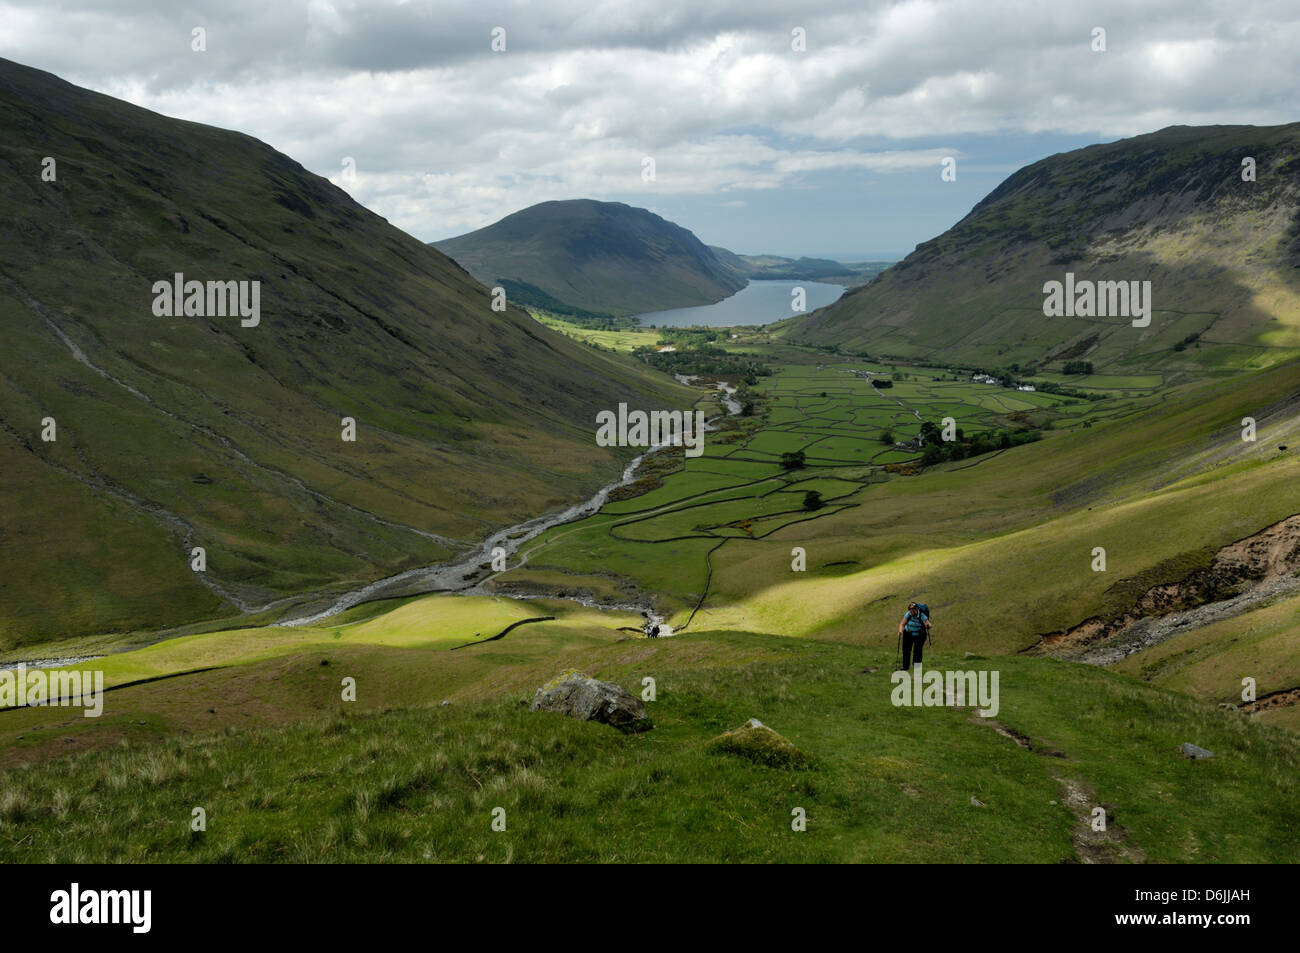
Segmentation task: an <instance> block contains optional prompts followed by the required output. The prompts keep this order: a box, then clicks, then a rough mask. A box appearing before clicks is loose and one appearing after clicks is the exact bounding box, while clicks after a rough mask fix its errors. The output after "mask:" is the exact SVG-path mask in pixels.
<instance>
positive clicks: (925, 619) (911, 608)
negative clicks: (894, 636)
mask: <svg viewBox="0 0 1300 953" xmlns="http://www.w3.org/2000/svg"><path fill="white" fill-rule="evenodd" d="M929 608H930V607H929V606H927V605H925V604H923V603H919V602H909V603H908V604H907V612H906V613H905V614H904V615H903V619H902V621H901V622H899V623H898V640H899V647H900V649H901V651H902V655H901V659H900V662H901V664H900V665H899V668H898V670H899V671H900V672H906V671H907V669H908V667H909V666H910V665H912V664H913V660H915V665H916V668H917V670H918V671H920V668H921V646H923V645H924V644H925V638H926V636H927V635H929V634H930V612H929Z"/></svg>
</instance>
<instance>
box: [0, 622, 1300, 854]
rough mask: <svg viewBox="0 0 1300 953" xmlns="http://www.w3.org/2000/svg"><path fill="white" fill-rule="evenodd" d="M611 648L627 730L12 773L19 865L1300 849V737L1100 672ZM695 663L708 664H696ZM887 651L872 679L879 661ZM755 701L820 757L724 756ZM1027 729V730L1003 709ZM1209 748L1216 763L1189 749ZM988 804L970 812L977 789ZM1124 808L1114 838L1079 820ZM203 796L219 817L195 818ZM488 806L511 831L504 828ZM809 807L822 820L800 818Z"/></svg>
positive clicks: (268, 735)
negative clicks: (1190, 754)
mask: <svg viewBox="0 0 1300 953" xmlns="http://www.w3.org/2000/svg"><path fill="white" fill-rule="evenodd" d="M625 645H627V643H623V644H622V645H616V646H613V647H610V646H607V647H606V649H605V651H604V652H603V653H602V654H600V655H598V656H596V657H593V658H591V659H589V667H590V668H591V669H592V670H593V671H594V673H595V674H597V675H599V676H600V677H604V678H612V679H615V680H618V681H620V682H622V683H623V684H625V685H627V686H628V687H630V688H633V689H637V688H638V687H639V686H640V685H641V680H642V679H643V678H645V677H647V676H648V677H652V678H654V679H655V680H656V700H655V701H652V702H649V703H648V707H649V711H650V714H651V717H652V719H653V721H654V723H655V728H654V729H653V730H651V731H649V732H645V733H643V734H637V735H621V734H619V733H617V732H615V731H613V730H611V729H609V728H606V727H604V726H601V725H596V724H581V723H575V722H573V721H570V720H567V719H564V718H562V717H560V716H556V715H551V714H547V713H533V712H529V711H528V710H527V709H526V707H524V706H523V705H522V704H521V702H522V701H523V699H524V698H526V697H527V695H528V693H527V692H517V691H516V692H510V691H508V690H503V691H502V692H500V693H499V697H498V698H497V699H496V700H483V701H476V702H473V703H468V704H461V703H459V702H457V703H453V704H452V705H450V706H445V707H444V706H435V707H422V706H418V705H417V706H413V707H409V708H403V709H402V710H389V711H380V712H368V713H363V712H359V711H357V710H356V709H355V708H350V707H348V706H346V705H343V704H341V703H335V704H334V705H333V706H332V707H333V710H332V711H330V710H327V711H323V712H321V713H320V714H319V715H318V716H317V717H314V718H309V719H308V720H307V721H305V722H304V723H302V724H298V725H294V726H292V727H288V728H282V729H266V728H254V729H247V730H243V731H238V732H235V733H230V732H216V733H207V734H203V735H200V736H197V737H183V738H172V739H170V740H167V741H163V742H160V743H153V744H143V745H142V744H138V743H135V742H130V741H127V742H124V743H122V744H120V745H118V746H117V747H114V748H111V749H109V750H106V751H100V752H94V753H88V754H82V755H77V756H74V757H70V758H65V759H62V760H59V761H57V762H54V763H51V764H47V765H41V766H36V767H32V768H26V769H19V770H11V771H10V772H8V773H7V775H6V784H5V788H4V792H3V794H0V858H3V859H4V860H5V861H6V862H25V861H46V860H49V861H62V862H106V861H145V862H150V861H160V862H162V861H166V862H178V861H179V862H186V861H194V862H223V861H224V862H228V861H235V860H238V861H247V860H252V861H305V862H316V861H357V860H365V861H414V862H421V861H441V862H457V861H463V862H509V861H519V862H537V861H601V862H627V861H715V862H716V861H722V862H744V861H749V862H763V861H773V860H783V861H810V862H823V861H836V862H867V861H874V862H892V861H898V862H907V861H922V860H924V861H947V862H956V863H970V862H1027V863H1056V862H1060V861H1074V860H1079V859H1081V858H1082V857H1084V856H1086V857H1088V858H1089V859H1094V860H1114V861H1121V862H1122V861H1137V860H1146V861H1151V862H1178V861H1184V862H1206V861H1208V862H1234V861H1238V862H1241V861H1253V862H1259V861H1273V862H1293V861H1295V860H1296V858H1297V857H1300V833H1298V832H1297V830H1296V829H1295V828H1294V826H1292V825H1290V824H1288V823H1287V822H1286V818H1287V817H1288V816H1289V812H1290V808H1291V805H1292V804H1293V803H1294V800H1295V798H1296V797H1297V795H1300V772H1298V771H1297V768H1300V741H1297V739H1296V738H1295V737H1294V736H1292V735H1290V734H1289V733H1286V732H1281V731H1278V730H1275V729H1269V728H1267V727H1265V726H1261V725H1257V724H1254V723H1252V722H1251V721H1249V720H1248V719H1246V718H1244V717H1241V716H1227V715H1225V714H1224V713H1223V712H1221V711H1220V710H1218V709H1217V708H1214V707H1213V706H1210V705H1207V704H1203V703H1200V702H1196V701H1193V700H1191V699H1188V698H1186V697H1184V696H1181V695H1178V694H1174V693H1170V692H1165V691H1161V690H1158V689H1155V688H1150V687H1146V686H1143V685H1141V684H1140V683H1136V682H1134V681H1132V680H1130V679H1126V678H1122V677H1118V676H1115V675H1111V674H1109V673H1107V672H1104V671H1100V670H1096V669H1087V668H1081V667H1079V666H1073V665H1067V664H1063V663H1057V662H1050V661H1045V660H1034V659H1005V660H1003V659H999V660H997V661H996V663H994V662H992V661H989V660H979V661H970V662H968V663H967V664H968V665H969V666H970V667H972V668H993V667H995V668H996V669H998V670H999V671H1000V676H1001V686H1002V689H1001V692H1002V702H1001V711H1000V712H999V713H998V715H997V716H996V718H995V719H993V720H992V721H990V720H984V719H980V718H978V716H977V714H976V713H975V712H973V711H971V710H969V709H958V708H906V707H896V706H894V705H892V704H891V702H890V690H891V689H890V684H889V680H888V676H887V671H888V668H889V658H888V653H882V652H879V651H875V650H868V651H863V650H860V649H855V648H852V647H848V646H843V645H836V644H831V643H817V642H807V641H796V642H791V641H790V640H789V639H785V638H781V637H778V636H764V635H758V634H755V633H728V632H702V633H699V634H698V635H695V636H684V637H680V638H678V639H674V640H661V641H659V642H657V643H645V642H640V643H636V645H637V646H638V647H637V648H636V649H635V650H633V649H628V648H623V646H625ZM701 656H703V657H704V658H705V659H707V662H708V664H705V665H700V664H698V663H699V659H700V657H701ZM870 669H874V671H870ZM750 717H758V718H760V719H761V720H762V721H763V722H764V723H765V724H768V725H771V726H773V727H774V728H775V729H777V730H779V731H780V732H781V733H782V734H783V735H785V736H786V737H788V738H789V739H790V740H791V741H792V742H793V743H794V744H795V745H797V746H798V747H799V748H800V749H801V750H803V751H804V752H805V753H806V754H807V755H809V756H810V758H811V763H810V765H809V766H808V767H805V768H800V769H784V768H777V767H770V766H767V765H764V764H761V763H754V762H751V761H749V760H747V759H746V758H745V757H742V756H739V755H735V754H727V753H719V752H716V751H713V750H711V748H710V747H709V744H708V743H709V741H710V740H711V739H712V738H714V737H716V736H717V735H718V734H719V733H721V732H722V731H725V730H727V729H729V728H733V727H736V726H737V725H739V724H741V723H742V722H744V720H745V719H747V718H750ZM993 722H996V726H997V727H999V728H1002V729H1003V730H1004V731H1007V732H1011V733H1013V734H1018V735H1019V736H1020V737H1021V738H1022V739H1024V744H1027V745H1029V748H1026V747H1024V746H1022V744H1021V743H1018V742H1017V741H1015V740H1014V739H1013V738H1011V737H1009V736H1008V735H1006V734H1002V733H999V732H998V731H997V730H996V729H995V726H994V723H993ZM1193 739H1194V740H1195V741H1196V742H1198V743H1200V744H1203V745H1205V746H1207V747H1209V748H1211V749H1212V750H1215V752H1216V758H1215V759H1214V760H1211V761H1205V762H1191V761H1187V760H1185V759H1183V758H1182V757H1180V755H1179V754H1178V746H1179V745H1180V744H1181V743H1182V742H1183V741H1186V740H1193ZM972 798H974V799H975V801H978V802H979V804H978V805H977V804H975V803H973V802H972ZM1095 805H1105V808H1106V810H1107V812H1108V816H1109V818H1110V821H1109V836H1107V837H1105V838H1094V837H1092V836H1091V835H1089V834H1088V833H1087V832H1086V830H1085V828H1086V824H1085V823H1084V822H1083V820H1081V816H1082V817H1086V816H1087V815H1088V814H1089V813H1090V812H1091V810H1092V808H1093V806H1095ZM195 807H202V808H204V810H205V811H206V813H207V830H206V831H205V832H201V833H200V832H191V830H190V819H191V812H192V810H193V808H195ZM495 808H502V809H504V812H505V820H506V829H505V831H503V832H498V831H493V829H492V826H491V824H492V819H493V811H494V809H495ZM796 808H802V809H803V810H804V812H805V814H806V817H807V830H806V831H802V832H800V831H794V830H792V827H791V824H792V817H793V816H794V815H793V813H792V812H793V811H794V810H795V809H796Z"/></svg>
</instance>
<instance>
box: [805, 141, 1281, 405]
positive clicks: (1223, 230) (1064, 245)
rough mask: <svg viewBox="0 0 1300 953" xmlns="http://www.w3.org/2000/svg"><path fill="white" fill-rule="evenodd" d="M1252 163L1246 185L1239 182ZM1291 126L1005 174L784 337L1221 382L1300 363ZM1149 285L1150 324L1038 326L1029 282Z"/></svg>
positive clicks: (985, 361) (1057, 321) (983, 361)
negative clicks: (949, 220) (898, 258)
mask: <svg viewBox="0 0 1300 953" xmlns="http://www.w3.org/2000/svg"><path fill="white" fill-rule="evenodd" d="M1247 158H1250V159H1253V160H1254V168H1255V180H1254V181H1243V160H1244V159H1247ZM1298 268H1300V123H1295V124H1291V125H1286V126H1275V127H1255V126H1212V127H1201V128H1190V127H1185V126H1176V127H1170V128H1167V129H1163V130H1161V131H1159V132H1155V133H1151V134H1149V135H1144V136H1137V137H1135V138H1132V139H1125V140H1121V141H1119V142H1114V143H1108V144H1104V145H1095V146H1089V147H1087V148H1085V149H1079V150H1077V151H1074V152H1069V153H1065V154H1062V155H1056V156H1052V157H1050V158H1047V159H1044V160H1042V161H1041V162H1036V163H1034V164H1033V165H1030V166H1028V167H1026V168H1024V169H1021V170H1020V171H1019V172H1016V173H1015V174H1014V175H1012V176H1011V177H1010V178H1008V179H1007V180H1006V181H1005V182H1003V183H1002V185H1000V186H999V187H998V188H997V189H995V190H994V191H993V192H992V193H990V194H989V195H988V197H987V198H985V199H984V200H983V201H981V202H980V203H979V204H978V205H976V206H975V208H974V209H972V210H971V212H970V214H968V215H967V216H966V217H965V218H964V219H962V220H961V221H960V222H959V223H957V224H956V225H955V226H953V227H952V228H951V229H949V230H948V231H947V232H945V233H943V234H942V235H940V236H939V237H937V238H935V239H933V240H931V241H928V242H925V243H923V244H921V245H919V246H917V248H916V250H915V251H914V252H912V254H911V255H909V256H907V258H905V259H904V260H903V261H902V262H900V263H899V264H897V265H895V266H894V267H892V268H890V269H889V270H887V271H886V272H885V273H884V274H882V275H881V276H880V277H879V278H877V279H876V280H875V281H873V282H871V283H870V284H869V285H867V286H866V287H864V288H861V289H859V290H857V291H855V292H851V293H849V294H846V295H845V296H844V297H843V298H841V299H840V300H839V301H837V302H836V303H835V304H834V305H832V306H830V307H828V308H826V309H824V310H822V311H819V312H816V313H814V314H811V315H809V316H808V317H806V318H804V319H802V320H800V321H797V322H792V323H791V325H790V327H789V329H788V334H789V340H791V341H792V342H799V343H810V344H837V345H840V346H841V347H843V348H846V349H848V350H854V351H857V350H867V351H869V352H875V353H882V354H884V353H888V354H897V355H905V356H912V357H921V358H924V357H931V358H933V359H935V360H939V361H949V360H951V361H963V362H967V363H974V364H979V365H984V366H990V367H991V366H1006V365H1009V364H1011V363H1022V364H1023V363H1033V364H1035V365H1038V366H1039V367H1043V366H1048V367H1053V366H1054V365H1056V364H1059V363H1060V362H1063V361H1065V360H1071V359H1076V360H1077V359H1083V360H1088V361H1092V362H1093V363H1094V364H1095V365H1096V366H1097V368H1098V369H1102V368H1108V369H1110V370H1112V371H1114V372H1119V371H1121V370H1125V369H1128V370H1136V369H1159V370H1161V371H1164V372H1166V380H1171V379H1176V378H1177V377H1179V376H1181V375H1182V374H1191V375H1201V374H1205V373H1217V372H1229V371H1232V370H1236V369H1242V368H1259V367H1266V366H1270V365H1272V364H1275V363H1277V362H1279V361H1281V360H1285V359H1287V358H1289V357H1292V356H1295V355H1296V354H1297V353H1300V271H1298V270H1297V269H1298ZM1067 272H1072V273H1073V274H1074V275H1075V278H1076V279H1082V280H1089V281H1124V282H1134V281H1150V282H1151V300H1152V302H1153V314H1152V317H1151V322H1150V325H1149V326H1147V327H1135V326H1134V325H1133V323H1132V321H1131V319H1130V318H1129V317H1122V316H1121V317H1114V316H1107V317H1097V316H1094V317H1046V316H1045V315H1044V310H1043V308H1044V292H1043V285H1044V283H1045V282H1048V281H1059V282H1064V281H1065V275H1066V273H1067Z"/></svg>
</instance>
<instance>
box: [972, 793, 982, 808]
mask: <svg viewBox="0 0 1300 953" xmlns="http://www.w3.org/2000/svg"><path fill="white" fill-rule="evenodd" d="M970 806H971V807H983V806H984V802H983V801H981V800H980V799H979V798H977V797H976V796H975V795H973V794H972V795H971V796H970Z"/></svg>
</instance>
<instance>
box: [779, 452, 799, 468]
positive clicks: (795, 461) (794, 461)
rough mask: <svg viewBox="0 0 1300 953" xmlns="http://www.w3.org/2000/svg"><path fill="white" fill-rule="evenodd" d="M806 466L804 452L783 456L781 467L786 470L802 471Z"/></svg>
mask: <svg viewBox="0 0 1300 953" xmlns="http://www.w3.org/2000/svg"><path fill="white" fill-rule="evenodd" d="M803 465H804V455H803V451H802V450H795V451H793V452H792V453H783V454H781V466H782V467H783V468H784V469H786V470H801V469H803Z"/></svg>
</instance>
